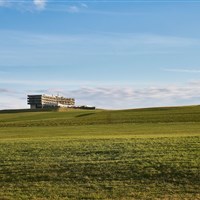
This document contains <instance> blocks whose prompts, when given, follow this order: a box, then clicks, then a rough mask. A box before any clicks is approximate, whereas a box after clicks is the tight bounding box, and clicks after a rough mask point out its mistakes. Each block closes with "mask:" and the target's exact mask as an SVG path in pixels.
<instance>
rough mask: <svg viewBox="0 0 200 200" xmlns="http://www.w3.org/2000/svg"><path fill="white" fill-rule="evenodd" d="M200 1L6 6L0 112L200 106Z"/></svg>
mask: <svg viewBox="0 0 200 200" xmlns="http://www.w3.org/2000/svg"><path fill="white" fill-rule="evenodd" d="M199 53H200V0H190V1H189V0H188V1H186V0H159V1H158V0H137V1H136V0H123V1H121V0H85V1H81V0H79V1H76V0H0V109H18V108H28V107H29V106H28V105H27V100H26V98H27V95H28V94H47V95H48V94H49V95H57V94H59V95H62V96H65V97H71V98H72V97H73V98H75V99H76V104H77V105H90V106H96V107H98V108H106V109H128V108H140V107H158V106H177V105H197V104H200V54H199Z"/></svg>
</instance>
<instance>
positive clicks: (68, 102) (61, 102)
mask: <svg viewBox="0 0 200 200" xmlns="http://www.w3.org/2000/svg"><path fill="white" fill-rule="evenodd" d="M27 103H28V104H29V105H30V108H31V109H36V108H47V107H57V106H58V107H65V106H73V105H75V99H74V98H65V97H59V96H47V95H28V97H27Z"/></svg>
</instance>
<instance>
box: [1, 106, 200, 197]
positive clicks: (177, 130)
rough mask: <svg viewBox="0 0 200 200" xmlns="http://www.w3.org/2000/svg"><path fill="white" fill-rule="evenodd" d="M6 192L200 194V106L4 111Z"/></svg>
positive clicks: (3, 183)
mask: <svg viewBox="0 0 200 200" xmlns="http://www.w3.org/2000/svg"><path fill="white" fill-rule="evenodd" d="M3 199H4V200H8V199H22V200H23V199H33V200H36V199H37V200H45V199H50V200H53V199H58V200H59V199H119V200H121V199H141V200H143V199H152V200H153V199H180V200H182V199H188V200H193V199H194V200H195V199H200V106H188V107H172V108H150V109H136V110H122V111H104V110H96V111H92V110H90V111H89V110H88V111H86V110H68V111H66V112H58V111H43V112H28V111H26V110H23V111H10V112H7V111H2V112H0V200H3Z"/></svg>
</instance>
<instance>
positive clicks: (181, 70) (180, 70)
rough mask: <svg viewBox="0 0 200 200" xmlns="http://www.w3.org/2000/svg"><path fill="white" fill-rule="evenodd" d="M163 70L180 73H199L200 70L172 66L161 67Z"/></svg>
mask: <svg viewBox="0 0 200 200" xmlns="http://www.w3.org/2000/svg"><path fill="white" fill-rule="evenodd" d="M163 70H164V71H166V72H180V73H200V70H199V69H178V68H177V69H173V68H171V69H170V68H169V69H167V68H165V69H163Z"/></svg>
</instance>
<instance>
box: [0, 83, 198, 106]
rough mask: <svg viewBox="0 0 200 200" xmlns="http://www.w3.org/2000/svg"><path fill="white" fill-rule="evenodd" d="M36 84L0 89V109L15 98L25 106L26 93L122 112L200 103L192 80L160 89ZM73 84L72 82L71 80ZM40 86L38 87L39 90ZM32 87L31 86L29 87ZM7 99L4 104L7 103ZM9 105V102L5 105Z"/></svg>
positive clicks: (156, 87)
mask: <svg viewBox="0 0 200 200" xmlns="http://www.w3.org/2000/svg"><path fill="white" fill-rule="evenodd" d="M47 83H48V82H46V83H45V84H42V82H40V83H38V89H37V90H34V89H28V88H35V82H33V83H32V85H31V82H29V85H27V83H26V82H24V83H23V84H24V85H26V86H27V89H26V90H24V91H20V92H17V91H14V90H13V91H11V90H10V89H7V88H1V89H0V94H1V99H0V109H2V108H10V106H11V107H15V108H19V107H16V106H17V105H12V101H11V99H15V98H17V99H18V105H21V108H23V107H25V106H26V94H36V93H40V94H44V93H45V94H49V95H51V94H54V95H56V94H57V93H59V94H60V95H63V96H66V97H74V98H75V99H76V102H77V105H94V106H96V107H100V108H109V109H125V108H139V107H155V106H156V107H157V106H175V105H192V104H199V102H200V101H199V99H200V81H193V82H189V83H187V84H182V85H178V84H175V85H163V86H146V87H136V86H133V85H132V86H131V85H127V86H118V85H104V86H103V85H101V84H99V85H96V86H91V85H94V84H92V83H90V86H85V87H80V85H82V84H81V83H79V86H78V85H76V87H73V83H72V82H71V83H69V84H68V86H70V84H71V86H70V87H68V88H74V89H71V90H69V89H68V90H66V89H65V88H66V87H65V85H62V83H61V82H59V81H58V83H59V84H57V85H55V83H56V82H54V83H53V85H51V84H50V82H49V85H48V84H47ZM74 83H75V81H74ZM13 84H15V85H18V84H22V82H17V81H15V83H14V82H13ZM39 84H40V87H39ZM31 86H34V87H31ZM6 99H7V101H6ZM8 102H11V103H8Z"/></svg>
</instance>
